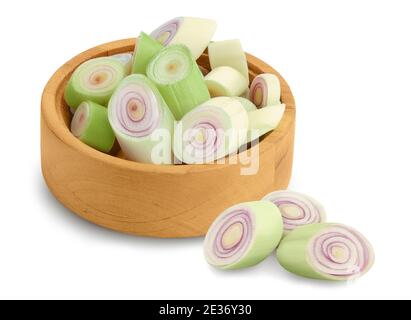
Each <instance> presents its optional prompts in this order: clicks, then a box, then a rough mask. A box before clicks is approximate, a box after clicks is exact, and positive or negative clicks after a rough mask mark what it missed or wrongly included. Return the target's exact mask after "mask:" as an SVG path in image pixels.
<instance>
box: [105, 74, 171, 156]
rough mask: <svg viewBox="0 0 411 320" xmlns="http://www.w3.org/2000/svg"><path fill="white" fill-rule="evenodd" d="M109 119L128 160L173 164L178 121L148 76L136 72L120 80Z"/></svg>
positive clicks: (113, 97) (110, 107) (109, 106)
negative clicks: (174, 135)
mask: <svg viewBox="0 0 411 320" xmlns="http://www.w3.org/2000/svg"><path fill="white" fill-rule="evenodd" d="M108 118H109V121H110V124H111V126H112V128H113V130H114V133H115V135H116V137H117V140H118V142H119V144H120V146H121V149H122V150H123V152H124V154H125V156H126V158H127V159H129V160H133V161H138V162H145V163H154V164H171V163H172V160H173V157H172V151H171V146H172V135H173V129H174V121H175V120H174V117H173V115H172V114H171V112H170V110H169V108H168V107H167V105H166V103H165V101H164V100H163V98H162V96H161V94H160V92H159V91H158V89H157V88H156V86H155V85H154V84H153V83H152V82H151V81H150V80H149V79H148V78H147V77H146V76H144V75H141V74H132V75H130V76H128V77H126V78H125V79H124V80H123V81H122V82H121V83H120V85H119V86H118V88H117V89H116V91H115V92H114V94H113V96H112V97H111V99H110V102H109V104H108Z"/></svg>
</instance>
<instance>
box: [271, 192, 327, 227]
mask: <svg viewBox="0 0 411 320" xmlns="http://www.w3.org/2000/svg"><path fill="white" fill-rule="evenodd" d="M263 200H267V201H270V202H272V203H274V204H275V205H276V206H277V207H278V208H279V209H280V211H281V215H282V217H283V221H284V234H287V233H289V232H290V231H292V230H294V229H295V228H297V227H301V226H305V225H308V224H314V223H323V222H325V221H326V214H325V210H324V208H323V206H322V205H321V204H320V203H319V202H318V201H317V200H315V199H313V198H311V197H309V196H306V195H304V194H301V193H298V192H294V191H288V190H281V191H274V192H272V193H269V194H267V195H266V196H265V197H264V198H263Z"/></svg>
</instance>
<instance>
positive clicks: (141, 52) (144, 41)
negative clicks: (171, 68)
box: [132, 32, 163, 74]
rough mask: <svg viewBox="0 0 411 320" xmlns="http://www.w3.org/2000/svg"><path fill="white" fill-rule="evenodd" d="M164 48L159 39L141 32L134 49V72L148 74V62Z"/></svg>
mask: <svg viewBox="0 0 411 320" xmlns="http://www.w3.org/2000/svg"><path fill="white" fill-rule="evenodd" d="M162 48H163V46H162V45H161V44H160V43H159V42H158V41H156V40H155V39H153V38H151V37H150V36H148V35H147V34H145V33H144V32H141V33H140V36H139V38H138V40H137V42H136V46H135V49H134V58H133V68H132V72H133V73H140V74H146V70H147V65H148V63H149V62H150V60H151V59H152V58H153V57H154V56H155V55H156V54H157V53H159V52H160V50H161V49H162Z"/></svg>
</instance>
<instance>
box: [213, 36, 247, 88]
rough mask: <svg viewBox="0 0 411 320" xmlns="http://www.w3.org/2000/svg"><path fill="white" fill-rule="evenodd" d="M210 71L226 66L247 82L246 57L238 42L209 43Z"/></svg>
mask: <svg viewBox="0 0 411 320" xmlns="http://www.w3.org/2000/svg"><path fill="white" fill-rule="evenodd" d="M208 57H209V59H210V65H211V69H215V68H217V67H222V66H228V67H232V68H234V69H236V70H237V71H239V72H240V73H241V74H242V75H243V76H244V77H245V78H246V79H247V82H249V74H248V65H247V57H246V55H245V53H244V50H243V47H242V46H241V42H240V40H237V39H235V40H225V41H216V42H211V43H210V44H209V45H208Z"/></svg>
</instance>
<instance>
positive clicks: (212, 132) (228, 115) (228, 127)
mask: <svg viewBox="0 0 411 320" xmlns="http://www.w3.org/2000/svg"><path fill="white" fill-rule="evenodd" d="M247 130H248V116H247V112H246V111H245V109H244V108H243V107H242V105H241V103H240V102H239V101H237V100H235V99H234V98H229V97H219V98H213V99H210V100H209V101H207V102H205V103H204V104H202V105H201V106H199V107H197V108H196V109H194V110H192V111H191V112H189V113H188V114H186V115H185V116H184V117H183V119H182V120H181V121H180V123H179V124H178V125H177V127H176V131H175V136H174V154H175V156H176V157H177V158H178V159H179V160H181V161H182V162H184V163H189V164H194V163H209V162H213V161H214V160H217V159H220V158H223V157H225V156H227V155H228V154H232V153H234V152H235V151H237V150H238V148H239V147H240V146H242V145H243V144H244V143H245V142H246V139H247Z"/></svg>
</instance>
